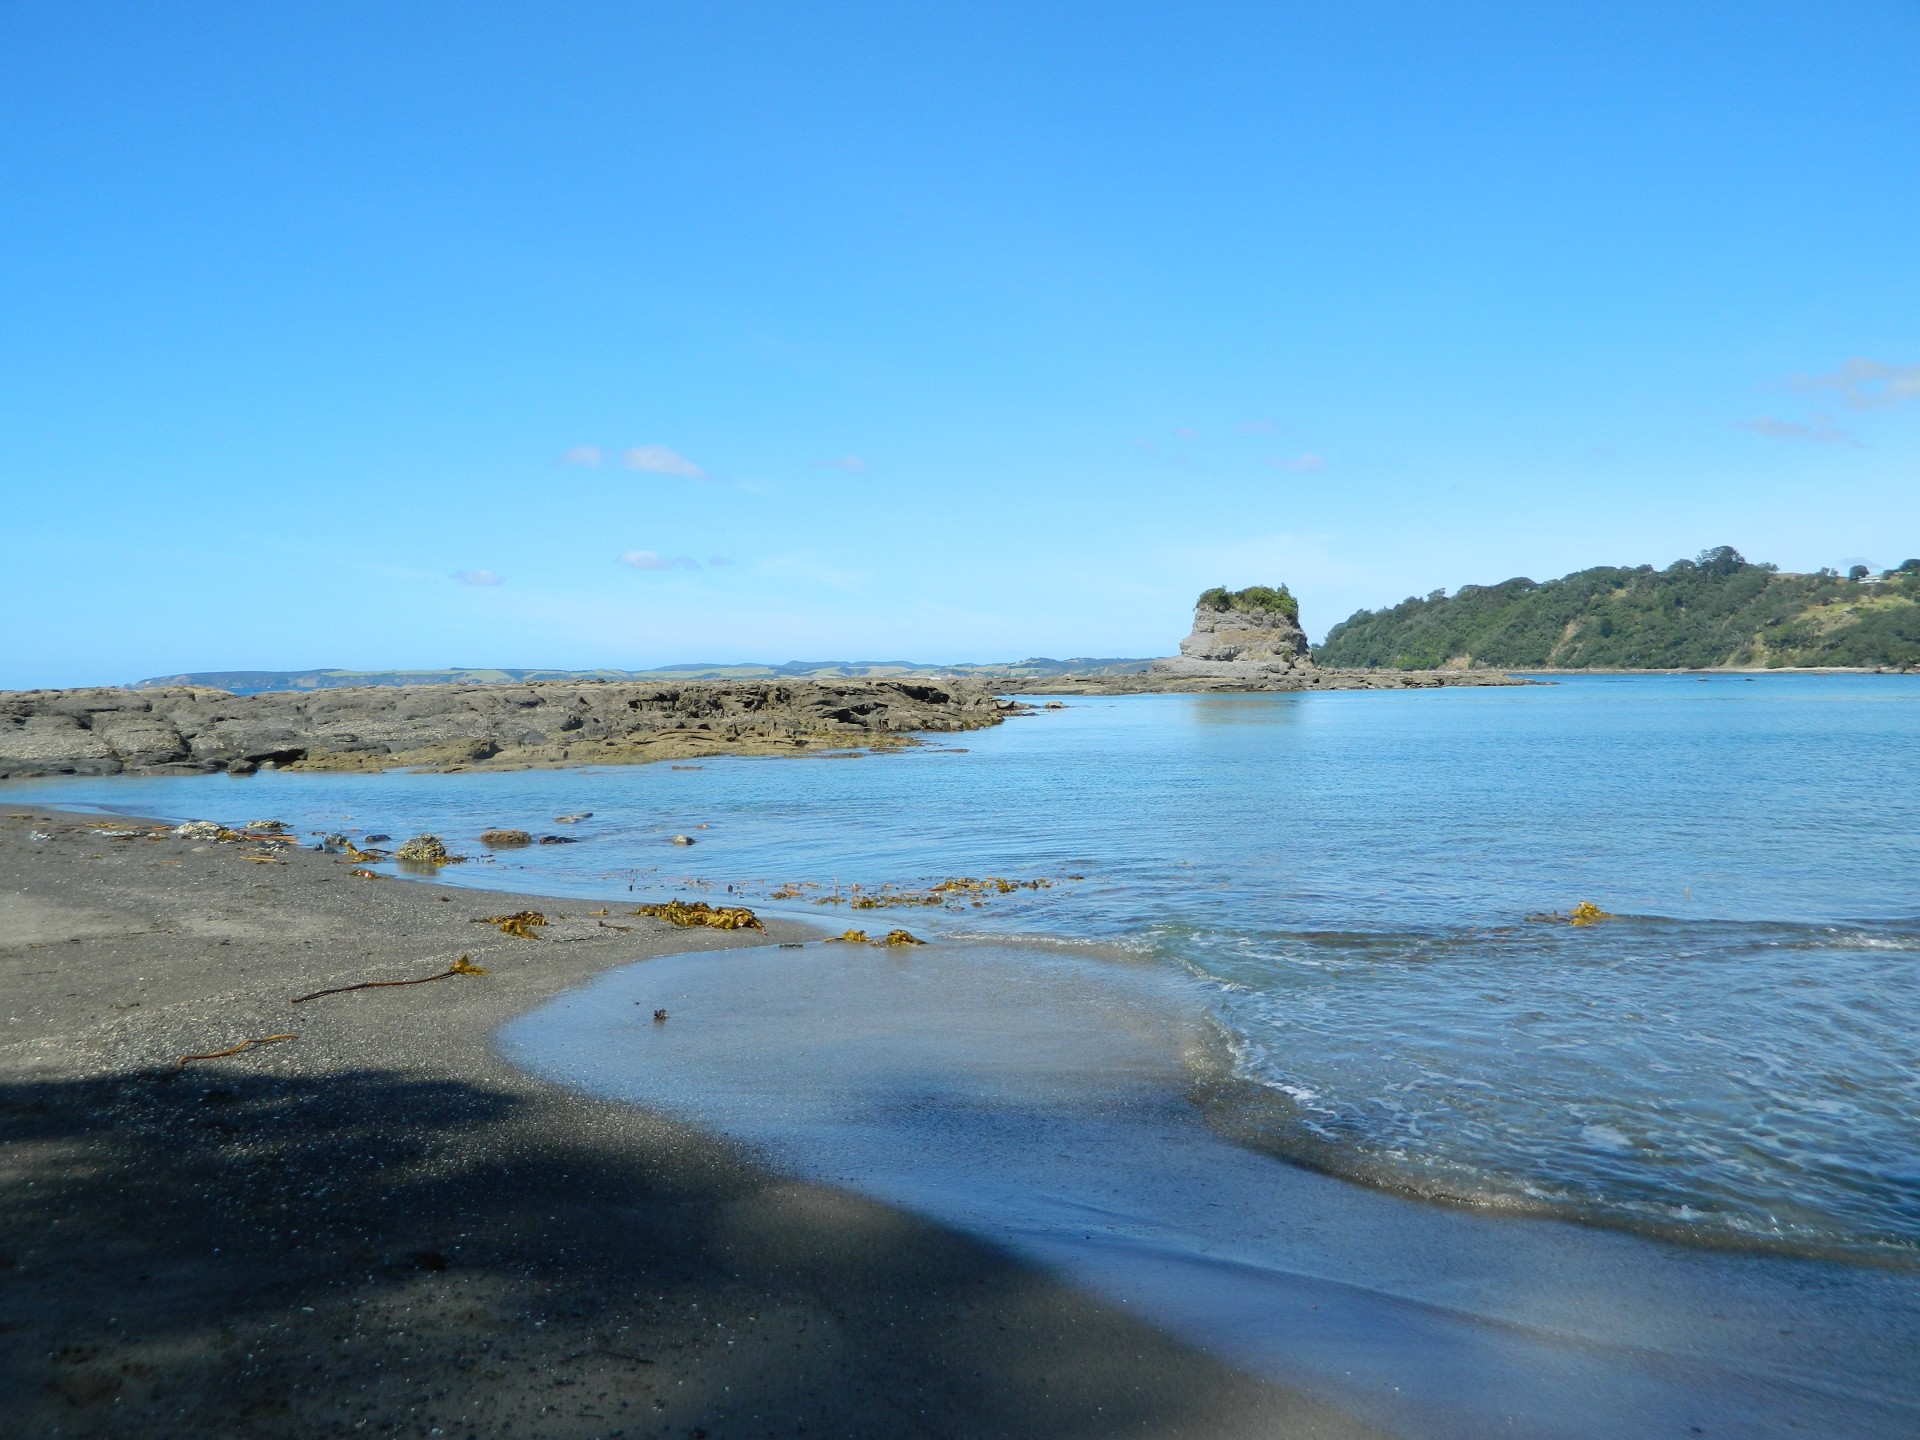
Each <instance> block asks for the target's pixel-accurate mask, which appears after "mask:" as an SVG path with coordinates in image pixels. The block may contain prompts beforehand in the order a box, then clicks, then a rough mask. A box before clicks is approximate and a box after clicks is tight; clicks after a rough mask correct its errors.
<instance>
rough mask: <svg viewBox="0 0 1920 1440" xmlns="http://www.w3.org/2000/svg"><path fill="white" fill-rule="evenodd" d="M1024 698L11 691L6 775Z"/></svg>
mask: <svg viewBox="0 0 1920 1440" xmlns="http://www.w3.org/2000/svg"><path fill="white" fill-rule="evenodd" d="M1015 708H1017V707H1014V706H1011V705H1006V704H1004V703H1003V702H999V701H996V700H995V699H994V697H993V695H992V694H991V693H990V692H989V691H987V690H986V689H985V688H984V687H981V686H977V685H972V684H951V683H945V682H942V683H919V682H913V681H904V680H902V681H882V680H850V681H844V682H841V683H837V684H826V683H815V682H809V681H742V682H724V681H720V682H689V683H674V682H668V683H651V684H646V683H641V684H631V683H630V684H620V683H599V684H596V683H592V682H587V683H579V684H574V683H539V684H531V685H432V686H419V687H415V688H407V687H382V688H379V689H372V688H369V689H364V690H323V691H318V692H301V693H288V692H277V693H270V694H260V695H232V694H229V693H228V692H226V691H224V690H209V689H205V688H202V687H194V686H182V687H178V688H174V689H155V690H118V689H93V690H25V691H15V692H12V693H0V779H8V778H11V777H15V776H29V775H117V774H120V773H122V772H133V773H145V774H189V773H206V772H208V771H216V770H225V771H228V772H229V773H232V774H236V775H244V774H248V773H251V771H253V770H255V769H257V768H259V767H260V766H261V765H282V766H289V767H292V768H296V769H309V770H384V769H390V768H394V767H399V766H416V767H421V768H426V769H436V770H461V769H494V770H498V769H517V768H528V767H544V766H561V765H592V764H617V763H622V762H633V761H645V760H664V759H675V760H679V759H686V758H689V757H693V756H704V755H722V754H741V753H757V754H778V753H792V752H794V751H804V750H806V749H807V748H809V747H816V746H823V745H824V746H875V745H900V744H908V743H911V741H910V740H909V739H908V738H907V737H908V736H909V734H910V733H911V732H913V731H926V730H933V731H949V732H950V731H956V730H973V729H978V728H980V727H981V726H986V725H995V724H998V723H999V722H1000V720H1001V719H1002V718H1003V717H1004V716H1005V715H1006V714H1007V713H1009V712H1010V711H1012V710H1013V709H1015Z"/></svg>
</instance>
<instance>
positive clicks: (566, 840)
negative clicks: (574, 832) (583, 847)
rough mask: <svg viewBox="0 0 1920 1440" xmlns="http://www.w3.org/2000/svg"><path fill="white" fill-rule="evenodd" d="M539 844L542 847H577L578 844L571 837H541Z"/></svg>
mask: <svg viewBox="0 0 1920 1440" xmlns="http://www.w3.org/2000/svg"><path fill="white" fill-rule="evenodd" d="M540 843H541V844H542V845H578V844H579V843H580V842H579V841H578V840H576V839H574V838H573V836H571V835H542V836H541V837H540Z"/></svg>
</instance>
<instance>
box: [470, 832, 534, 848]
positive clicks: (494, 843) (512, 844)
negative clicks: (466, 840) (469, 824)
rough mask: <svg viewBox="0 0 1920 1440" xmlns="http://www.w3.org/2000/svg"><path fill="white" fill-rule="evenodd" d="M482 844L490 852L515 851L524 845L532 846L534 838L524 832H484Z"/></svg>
mask: <svg viewBox="0 0 1920 1440" xmlns="http://www.w3.org/2000/svg"><path fill="white" fill-rule="evenodd" d="M480 843H481V844H482V845H485V846H486V847H487V848H488V849H489V850H513V849H517V848H518V847H519V846H522V845H531V844H532V843H533V836H531V835H529V834H528V833H527V832H526V831H524V830H482V831H481V832H480Z"/></svg>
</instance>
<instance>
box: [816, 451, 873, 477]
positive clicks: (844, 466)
mask: <svg viewBox="0 0 1920 1440" xmlns="http://www.w3.org/2000/svg"><path fill="white" fill-rule="evenodd" d="M820 463H821V464H822V465H824V466H826V467H827V469H829V470H845V471H847V472H849V473H850V474H854V475H864V474H866V473H867V462H866V461H864V460H862V459H861V458H860V457H859V456H858V455H842V456H841V457H840V458H839V459H838V460H822V461H821V462H820Z"/></svg>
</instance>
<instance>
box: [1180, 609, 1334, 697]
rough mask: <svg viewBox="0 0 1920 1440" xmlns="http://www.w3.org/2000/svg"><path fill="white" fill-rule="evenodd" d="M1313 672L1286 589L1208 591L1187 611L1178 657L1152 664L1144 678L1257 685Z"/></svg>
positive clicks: (1311, 661)
mask: <svg viewBox="0 0 1920 1440" xmlns="http://www.w3.org/2000/svg"><path fill="white" fill-rule="evenodd" d="M1312 668H1313V654H1312V651H1311V650H1310V648H1309V647H1308V645H1307V635H1306V632H1305V631H1304V630H1302V629H1301V628H1300V604H1299V602H1298V601H1296V600H1295V599H1294V598H1293V596H1292V594H1290V593H1289V592H1288V590H1287V587H1286V586H1284V585H1282V586H1281V587H1280V588H1279V589H1277V590H1274V589H1269V588H1268V587H1266V586H1265V585H1255V586H1251V587H1249V588H1248V589H1245V590H1228V589H1225V588H1224V587H1220V588H1215V589H1212V590H1208V591H1207V592H1205V593H1204V594H1203V595H1201V597H1200V599H1199V600H1198V601H1197V602H1196V603H1195V605H1194V608H1193V629H1192V631H1191V632H1190V633H1189V634H1188V635H1187V638H1186V639H1184V640H1182V641H1181V642H1180V653H1179V654H1178V655H1175V656H1170V657H1169V658H1167V659H1165V660H1156V661H1154V662H1153V666H1152V668H1151V671H1150V672H1149V673H1151V674H1153V675H1160V676H1166V677H1168V678H1170V679H1194V680H1238V681H1245V682H1247V683H1249V684H1254V685H1260V684H1266V683H1271V682H1273V681H1275V680H1284V679H1289V678H1296V677H1297V676H1298V673H1299V672H1301V671H1304V670H1311V669H1312Z"/></svg>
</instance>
